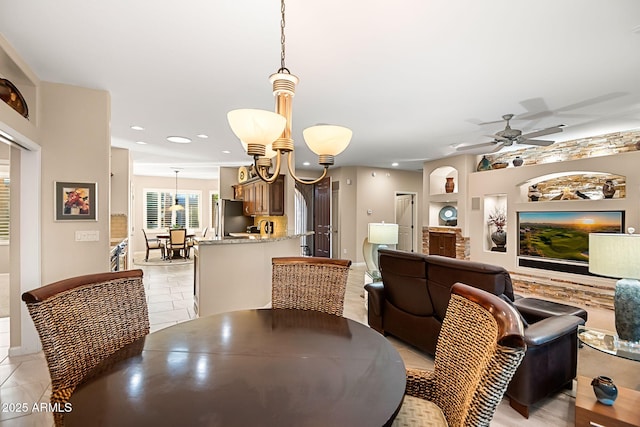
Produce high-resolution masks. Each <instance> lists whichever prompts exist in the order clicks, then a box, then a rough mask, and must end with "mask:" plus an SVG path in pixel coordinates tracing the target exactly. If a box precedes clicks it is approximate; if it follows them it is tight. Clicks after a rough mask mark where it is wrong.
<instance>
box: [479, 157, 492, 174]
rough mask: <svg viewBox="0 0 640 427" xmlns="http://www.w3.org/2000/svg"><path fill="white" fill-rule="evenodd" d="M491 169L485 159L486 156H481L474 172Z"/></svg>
mask: <svg viewBox="0 0 640 427" xmlns="http://www.w3.org/2000/svg"><path fill="white" fill-rule="evenodd" d="M490 169H491V162H490V161H489V159H487V156H482V159H481V160H480V163H478V167H477V168H476V170H477V171H478V172H479V171H488V170H490Z"/></svg>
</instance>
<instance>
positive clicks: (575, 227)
mask: <svg viewBox="0 0 640 427" xmlns="http://www.w3.org/2000/svg"><path fill="white" fill-rule="evenodd" d="M518 230H519V233H518V234H519V235H518V257H519V265H521V266H526V267H535V268H546V269H551V270H558V271H567V272H572V273H579V274H588V263H589V233H622V232H623V231H624V211H553V212H549V211H546V212H518ZM558 264H567V265H570V264H572V265H577V266H580V268H578V269H571V268H569V269H566V268H562V267H561V266H559V265H558Z"/></svg>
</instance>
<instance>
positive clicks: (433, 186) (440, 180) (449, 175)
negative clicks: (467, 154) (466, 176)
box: [429, 166, 458, 196]
mask: <svg viewBox="0 0 640 427" xmlns="http://www.w3.org/2000/svg"><path fill="white" fill-rule="evenodd" d="M447 179H448V180H449V181H450V182H453V185H454V187H453V191H450V192H449V193H447V191H446V188H445V185H446V183H447ZM457 193H458V170H457V169H455V168H453V167H451V166H442V167H439V168H437V169H434V170H433V172H431V173H430V174H429V194H430V195H431V196H435V195H445V194H457Z"/></svg>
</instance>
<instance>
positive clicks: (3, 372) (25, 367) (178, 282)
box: [0, 265, 612, 427]
mask: <svg viewBox="0 0 640 427" xmlns="http://www.w3.org/2000/svg"><path fill="white" fill-rule="evenodd" d="M143 270H144V283H145V288H146V290H147V299H148V304H149V318H150V323H151V331H152V332H153V331H156V330H158V329H162V328H165V327H167V326H171V325H174V324H176V323H178V322H182V321H186V320H189V319H193V318H194V317H195V314H194V311H193V296H192V295H193V294H192V293H193V265H174V266H145V267H143ZM363 277H364V267H360V266H355V267H354V268H352V272H351V274H350V276H349V284H348V287H347V293H346V296H345V310H344V315H345V316H346V317H348V318H351V319H354V320H356V321H358V322H361V323H365V324H366V323H367V320H366V308H365V305H364V299H363V297H362V295H363V290H362V285H363ZM589 316H590V318H591V317H594V319H596V322H597V324H596V325H594V326H600V327H607V326H609V325H610V324H611V321H612V315H611V314H610V313H607V312H602V313H600V312H597V311H595V312H593V313H592V311H591V310H590V311H589ZM590 323H591V322H590ZM8 336H9V319H8V318H4V319H0V402H1V403H2V405H5V404H9V403H20V402H24V403H28V405H27V406H28V408H27V412H26V413H24V412H15V411H8V410H7V409H10V408H5V406H2V408H0V409H1V411H0V427H10V426H11V427H13V426H35V427H39V426H51V425H52V424H53V421H52V417H51V415H50V414H47V413H32V411H31V406H32V405H33V403H37V402H48V399H49V394H50V388H49V382H50V380H49V373H48V370H47V366H46V362H45V360H44V357H43V355H42V353H39V354H35V355H29V356H21V357H8V356H7V350H8ZM390 341H391V342H392V343H393V345H394V346H396V348H397V349H398V352H399V353H400V355H401V356H402V358H403V359H404V361H405V364H406V366H407V367H416V368H425V369H429V368H431V367H432V366H433V361H432V358H431V357H430V356H427V355H424V354H422V353H421V352H420V351H418V350H416V349H414V348H412V347H410V346H408V345H406V344H403V343H401V342H399V341H398V340H395V339H393V338H390ZM573 408H574V398H573V397H572V393H571V391H568V392H567V393H560V394H558V395H556V396H554V397H553V398H548V399H546V400H544V401H542V402H540V403H539V404H538V405H535V407H534V408H532V411H531V417H530V418H529V419H528V420H525V419H524V418H522V417H521V416H520V415H519V414H518V413H516V412H515V411H514V410H513V409H511V407H509V404H508V402H507V400H506V399H504V400H503V402H502V403H501V404H500V406H499V407H498V410H497V412H496V414H495V416H494V419H493V422H492V423H491V424H492V426H545V427H549V426H572V425H573V424H574V423H573V419H574V414H573V412H574V409H573ZM13 409H15V408H13Z"/></svg>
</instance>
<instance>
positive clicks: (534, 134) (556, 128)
mask: <svg viewBox="0 0 640 427" xmlns="http://www.w3.org/2000/svg"><path fill="white" fill-rule="evenodd" d="M562 126H564V125H558V126H554V127H550V128H546V129H542V130H539V131H536V132H531V133H527V134H525V135H520V139H529V138H536V137H538V136H545V135H551V134H552V133H558V132H562Z"/></svg>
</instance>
